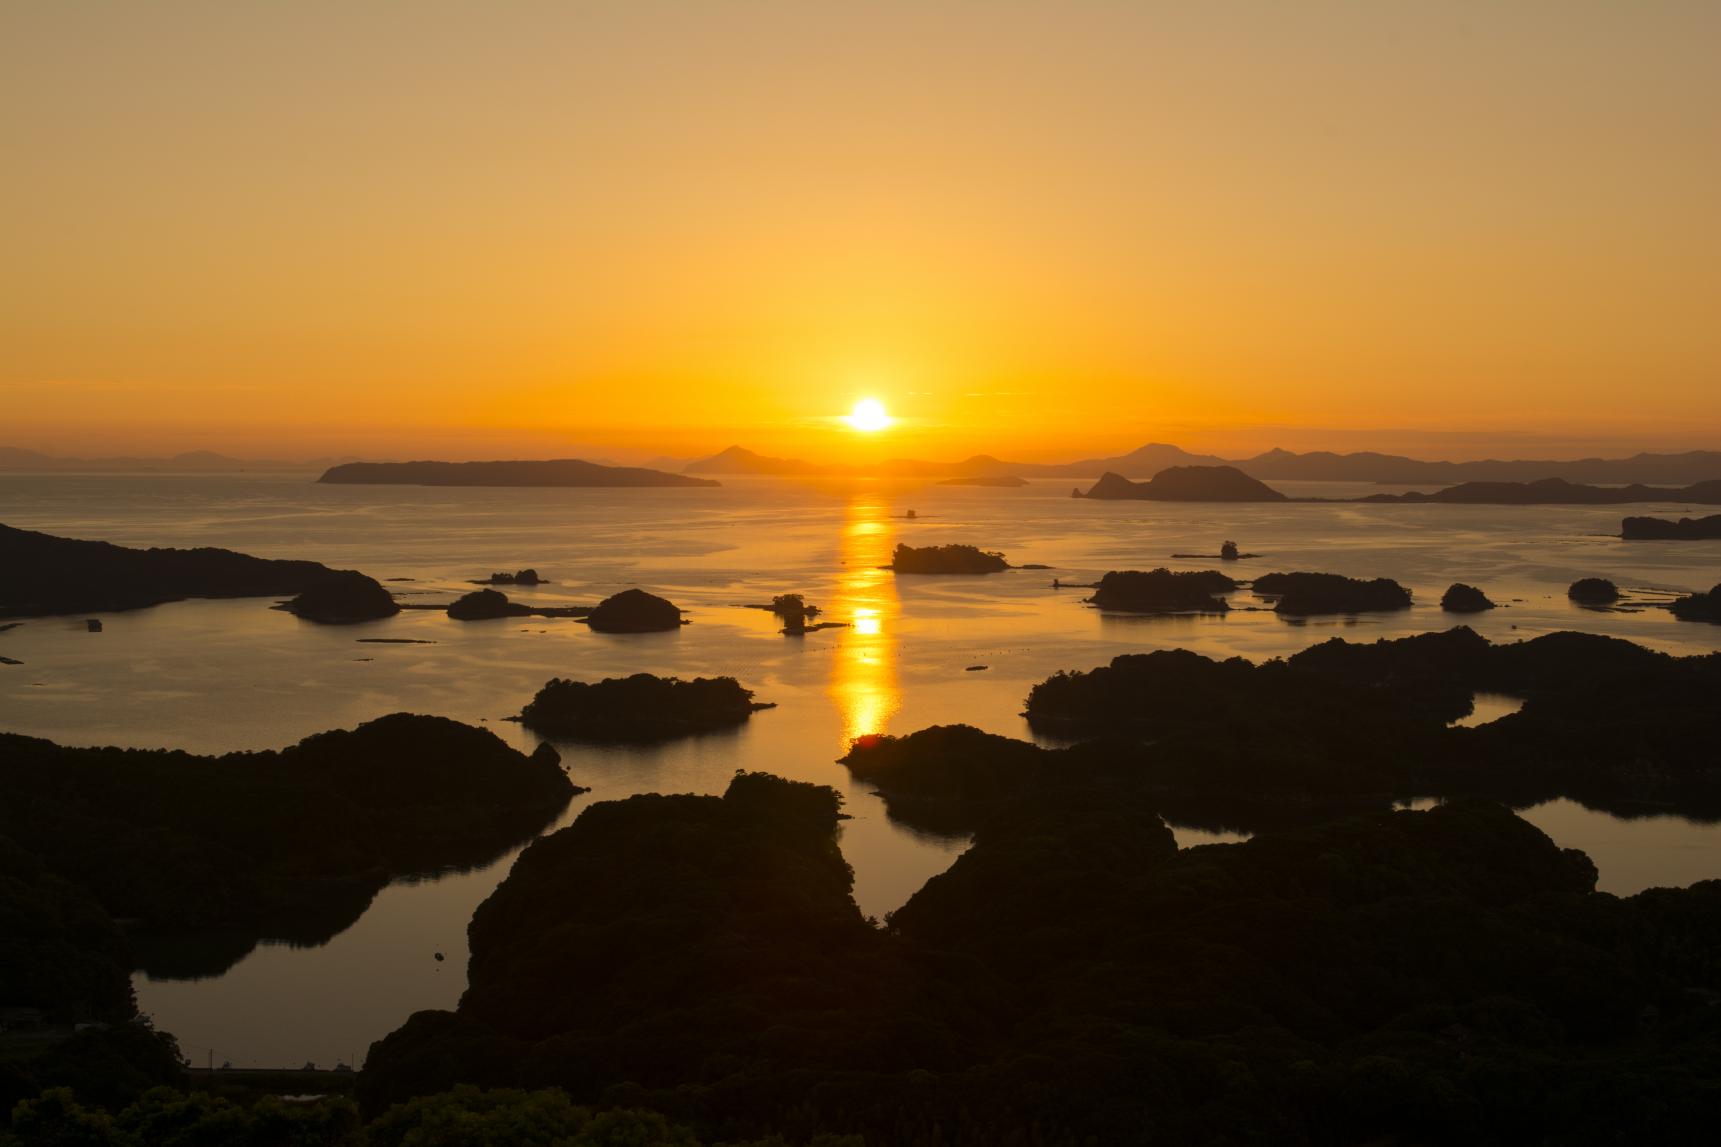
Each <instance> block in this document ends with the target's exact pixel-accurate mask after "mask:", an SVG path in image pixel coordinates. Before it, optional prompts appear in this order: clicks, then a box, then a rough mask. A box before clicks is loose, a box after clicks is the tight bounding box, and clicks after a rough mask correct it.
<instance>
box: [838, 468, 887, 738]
mask: <svg viewBox="0 0 1721 1147" xmlns="http://www.w3.org/2000/svg"><path fill="white" fill-rule="evenodd" d="M895 542H896V528H895V526H894V525H893V524H892V523H891V520H890V511H889V509H888V508H887V506H886V503H885V500H884V499H883V498H882V497H880V496H879V495H877V494H873V493H868V492H864V491H863V492H861V493H857V494H856V495H855V496H854V497H852V498H850V499H849V503H848V506H847V509H846V512H845V513H844V517H843V534H842V545H841V547H840V550H841V558H842V574H841V576H840V577H839V578H838V581H837V588H836V598H835V600H834V601H833V602H832V604H831V610H830V617H831V620H833V621H846V622H848V623H849V624H848V628H847V629H844V630H842V631H841V632H842V644H841V646H840V648H839V649H838V651H837V657H836V662H835V665H834V667H833V669H832V671H831V681H830V694H831V697H832V699H833V700H834V701H835V702H836V706H837V710H838V711H839V712H840V713H841V714H842V729H843V741H842V746H841V748H842V750H843V751H847V749H848V746H849V743H850V742H851V741H853V740H854V739H855V738H856V737H864V736H867V735H869V734H873V733H882V732H884V731H885V728H886V726H888V725H889V723H890V719H891V717H893V716H894V715H895V714H896V711H897V709H898V708H900V707H901V704H902V694H901V690H900V688H899V687H898V685H897V676H896V638H895V637H894V636H893V635H892V633H891V627H892V623H893V622H894V621H895V620H896V616H897V607H898V603H897V595H896V575H895V574H893V573H891V572H890V571H889V570H887V569H882V568H880V567H882V566H885V565H888V564H889V563H890V556H891V550H892V549H893V547H894V545H895Z"/></svg>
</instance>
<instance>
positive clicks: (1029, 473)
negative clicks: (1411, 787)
mask: <svg viewBox="0 0 1721 1147" xmlns="http://www.w3.org/2000/svg"><path fill="white" fill-rule="evenodd" d="M1173 466H1233V467H1235V468H1236V469H1238V470H1241V471H1242V472H1243V473H1245V474H1247V475H1248V476H1249V477H1251V478H1256V479H1259V480H1261V481H1274V480H1278V481H1325V482H1378V483H1382V484H1388V485H1415V484H1418V483H1424V482H1426V483H1437V484H1439V485H1443V486H1447V485H1454V484H1457V483H1459V482H1536V481H1541V480H1543V479H1547V478H1559V479H1562V480H1564V481H1567V482H1581V483H1589V484H1592V485H1625V484H1628V483H1633V482H1641V483H1646V484H1659V485H1690V484H1692V483H1695V482H1702V481H1707V480H1710V479H1716V478H1721V451H1717V450H1691V451H1687V452H1685V453H1682V454H1647V453H1646V454H1634V455H1632V456H1631V457H1629V458H1579V459H1573V460H1569V461H1541V460H1534V459H1520V460H1504V461H1502V460H1494V459H1488V460H1484V461H1476V462H1430V461H1424V460H1421V459H1416V458H1404V457H1400V456H1398V455H1395V454H1377V453H1373V452H1368V451H1364V452H1360V453H1355V454H1335V453H1332V452H1330V451H1325V450H1320V451H1314V452H1311V453H1308V454H1297V453H1294V452H1292V451H1290V450H1277V449H1275V450H1269V451H1267V452H1266V453H1264V454H1257V455H1255V456H1254V457H1253V458H1241V459H1226V458H1220V457H1217V456H1215V455H1212V454H1191V453H1190V452H1189V451H1187V450H1184V449H1183V448H1181V447H1178V446H1172V445H1169V444H1167V443H1163V442H1150V443H1148V444H1147V445H1145V446H1143V447H1141V448H1139V449H1137V450H1132V451H1130V452H1129V453H1128V454H1121V455H1118V456H1117V457H1114V458H1087V459H1082V460H1079V461H1075V462H1057V463H1044V462H1008V461H1004V460H1001V459H999V458H995V457H993V456H992V455H990V454H976V455H974V456H973V457H971V458H965V459H963V460H962V461H960V462H922V461H916V460H912V459H892V460H891V461H888V462H882V463H878V464H876V465H867V466H850V465H827V464H820V463H815V462H807V461H803V460H801V459H798V458H771V457H767V456H766V455H763V454H756V453H754V452H753V451H751V450H748V449H746V448H744V447H741V446H731V447H729V448H728V449H727V450H724V451H723V452H721V453H719V454H714V455H712V456H711V457H709V458H702V459H700V460H698V461H696V462H691V463H688V464H687V465H686V466H684V467H682V470H683V472H684V473H688V474H716V475H721V474H758V475H776V476H797V475H813V474H831V475H862V474H867V475H877V476H879V477H890V478H979V477H997V476H1003V475H1010V474H1013V475H1018V476H1020V477H1023V478H1093V477H1096V476H1097V475H1100V474H1106V473H1111V474H1117V475H1120V476H1122V477H1125V478H1151V477H1153V476H1154V475H1155V474H1158V473H1159V472H1160V471H1162V470H1166V469H1169V468H1171V467H1173Z"/></svg>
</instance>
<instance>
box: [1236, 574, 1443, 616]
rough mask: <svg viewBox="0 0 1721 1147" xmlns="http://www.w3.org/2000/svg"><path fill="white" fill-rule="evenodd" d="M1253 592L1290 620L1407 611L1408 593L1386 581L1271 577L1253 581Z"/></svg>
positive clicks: (1333, 576)
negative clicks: (1275, 600) (1323, 615)
mask: <svg viewBox="0 0 1721 1147" xmlns="http://www.w3.org/2000/svg"><path fill="white" fill-rule="evenodd" d="M1253 588H1254V590H1255V592H1256V593H1258V594H1261V595H1262V596H1265V597H1275V598H1277V599H1278V601H1277V602H1276V603H1275V604H1274V606H1273V609H1274V611H1275V612H1278V613H1282V614H1287V615H1289V616H1292V617H1306V616H1310V615H1313V614H1320V613H1366V612H1372V611H1380V610H1394V609H1409V608H1410V591H1409V590H1407V589H1405V588H1404V587H1403V586H1401V585H1399V584H1398V583H1397V582H1395V581H1393V580H1392V579H1391V578H1385V577H1377V578H1374V579H1372V580H1364V579H1362V578H1354V577H1345V576H1343V575H1342V574H1330V573H1271V574H1262V575H1261V576H1260V577H1258V578H1256V579H1255V581H1254V582H1253Z"/></svg>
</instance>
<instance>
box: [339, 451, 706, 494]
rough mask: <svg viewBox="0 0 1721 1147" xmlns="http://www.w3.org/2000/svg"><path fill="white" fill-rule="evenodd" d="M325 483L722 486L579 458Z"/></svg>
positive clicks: (386, 466) (368, 471) (413, 465)
mask: <svg viewBox="0 0 1721 1147" xmlns="http://www.w3.org/2000/svg"><path fill="white" fill-rule="evenodd" d="M317 481H319V482H327V483H330V484H331V485H349V486H631V487H638V486H717V485H721V483H719V482H717V481H716V480H714V479H711V478H695V477H691V476H689V475H687V474H667V473H665V472H664V471H662V470H646V469H642V468H640V467H638V466H602V465H599V464H598V463H596V462H586V461H583V460H581V459H579V458H551V459H546V460H544V461H540V462H347V463H344V464H342V465H340V466H334V467H331V468H330V469H329V470H328V471H327V472H326V473H324V474H323V476H322V477H320V478H318V479H317Z"/></svg>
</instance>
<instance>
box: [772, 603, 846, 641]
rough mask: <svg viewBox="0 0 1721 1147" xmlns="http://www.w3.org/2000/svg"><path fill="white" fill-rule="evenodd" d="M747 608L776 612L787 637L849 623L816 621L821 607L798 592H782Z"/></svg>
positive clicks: (834, 627)
mask: <svg viewBox="0 0 1721 1147" xmlns="http://www.w3.org/2000/svg"><path fill="white" fill-rule="evenodd" d="M747 608H748V609H762V610H764V611H765V612H767V613H774V614H776V615H777V618H778V620H780V621H781V622H782V623H783V629H782V633H783V635H784V636H785V637H802V636H805V635H806V634H809V633H815V632H817V631H818V630H821V629H841V628H843V627H845V626H846V625H847V624H848V623H847V622H843V621H814V620H813V618H815V617H817V616H819V612H820V611H819V607H818V606H816V605H809V604H808V603H807V599H806V598H805V597H804V596H803V595H801V594H798V593H780V594H778V595H777V596H775V597H773V598H772V599H771V601H770V603H769V604H761V605H749V606H748V607H747Z"/></svg>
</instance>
